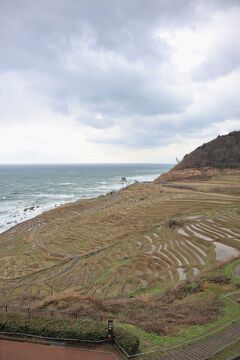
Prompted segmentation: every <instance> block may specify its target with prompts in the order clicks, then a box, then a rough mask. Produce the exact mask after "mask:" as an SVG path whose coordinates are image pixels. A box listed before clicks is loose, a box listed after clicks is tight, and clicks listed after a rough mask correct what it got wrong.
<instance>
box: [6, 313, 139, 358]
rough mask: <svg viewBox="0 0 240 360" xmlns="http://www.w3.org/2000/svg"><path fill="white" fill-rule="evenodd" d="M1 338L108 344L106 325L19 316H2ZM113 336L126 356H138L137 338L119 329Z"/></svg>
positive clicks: (95, 322) (86, 321)
mask: <svg viewBox="0 0 240 360" xmlns="http://www.w3.org/2000/svg"><path fill="white" fill-rule="evenodd" d="M0 334H3V335H4V334H5V335H19V336H23V337H41V338H48V339H50V340H64V341H65V340H69V341H70V340H71V341H76V342H77V341H79V342H96V343H99V342H104V341H108V338H107V327H106V325H104V324H103V323H100V322H97V321H93V320H78V321H74V320H69V319H48V318H43V317H34V318H27V317H25V316H22V315H16V314H8V315H6V314H0ZM114 335H115V338H116V340H117V342H118V343H119V344H120V346H121V347H122V348H123V349H124V350H125V351H126V353H128V354H131V355H133V354H135V353H137V351H138V347H139V340H138V338H137V337H136V336H135V335H133V334H131V333H129V332H128V331H126V330H124V329H121V328H118V327H117V328H116V329H115V331H114Z"/></svg>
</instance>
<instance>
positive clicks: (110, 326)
mask: <svg viewBox="0 0 240 360" xmlns="http://www.w3.org/2000/svg"><path fill="white" fill-rule="evenodd" d="M108 340H109V341H111V342H112V341H113V320H108Z"/></svg>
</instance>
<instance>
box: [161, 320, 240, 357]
mask: <svg viewBox="0 0 240 360" xmlns="http://www.w3.org/2000/svg"><path fill="white" fill-rule="evenodd" d="M239 339H240V321H238V322H237V323H235V324H232V325H231V326H229V327H228V328H227V329H225V331H222V332H220V333H218V334H216V335H212V336H210V337H209V338H207V339H203V340H201V341H199V342H197V343H196V344H192V345H187V346H185V347H184V348H182V349H179V350H175V351H172V352H169V353H168V354H165V355H160V356H159V358H158V359H159V360H206V359H208V358H210V357H211V356H213V355H214V354H216V353H217V352H218V351H220V350H221V349H223V348H224V347H226V346H227V345H231V343H233V342H235V341H237V340H239Z"/></svg>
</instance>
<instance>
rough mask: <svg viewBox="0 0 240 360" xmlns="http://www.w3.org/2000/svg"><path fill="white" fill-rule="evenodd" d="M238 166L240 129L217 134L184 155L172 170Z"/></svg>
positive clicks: (239, 166) (239, 158) (239, 165)
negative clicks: (220, 134) (226, 133)
mask: <svg viewBox="0 0 240 360" xmlns="http://www.w3.org/2000/svg"><path fill="white" fill-rule="evenodd" d="M205 167H211V168H240V131H233V132H231V133H229V134H228V135H222V136H218V137H217V138H216V139H214V140H212V141H210V142H208V143H206V144H203V145H202V146H199V147H198V148H197V149H195V150H194V151H192V152H191V153H190V154H187V155H185V156H184V158H183V160H182V161H180V162H179V163H178V164H177V165H176V166H175V167H174V168H173V169H172V170H183V169H189V168H192V169H202V168H205Z"/></svg>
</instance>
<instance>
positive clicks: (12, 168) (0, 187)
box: [0, 164, 172, 232]
mask: <svg viewBox="0 0 240 360" xmlns="http://www.w3.org/2000/svg"><path fill="white" fill-rule="evenodd" d="M171 166H172V165H169V164H101V165H99V164H94V165H93V164H91V165H90V164H86V165H85V164H81V165H0V232H3V231H5V230H7V229H9V228H10V227H12V226H14V225H16V224H17V223H19V222H22V221H24V220H26V219H29V218H31V217H34V216H36V215H38V214H40V213H42V212H43V211H45V210H49V209H51V208H54V207H56V206H58V205H60V204H64V203H67V202H72V201H76V200H79V199H81V198H93V197H96V196H99V195H102V194H106V193H107V192H109V191H113V190H119V189H120V188H121V187H122V186H123V185H122V183H121V178H122V177H126V178H127V184H131V183H133V182H134V181H135V180H137V181H140V182H141V181H152V180H153V179H155V178H156V177H157V176H159V175H160V174H161V173H163V172H166V171H168V170H169V168H170V167H171Z"/></svg>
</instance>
